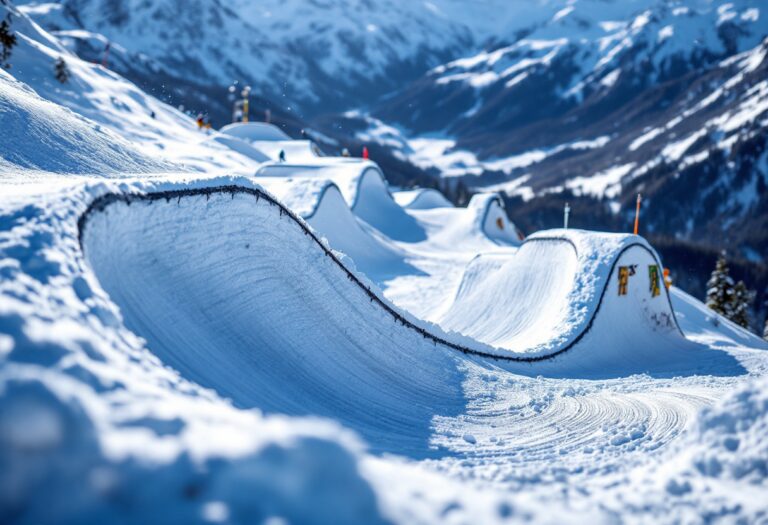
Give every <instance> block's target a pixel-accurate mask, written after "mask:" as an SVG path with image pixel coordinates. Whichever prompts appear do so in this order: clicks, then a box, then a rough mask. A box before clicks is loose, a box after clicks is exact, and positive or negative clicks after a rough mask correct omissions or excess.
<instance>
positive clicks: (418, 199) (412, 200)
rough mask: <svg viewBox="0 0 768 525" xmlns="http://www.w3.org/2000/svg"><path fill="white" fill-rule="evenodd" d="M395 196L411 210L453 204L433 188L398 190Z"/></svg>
mask: <svg viewBox="0 0 768 525" xmlns="http://www.w3.org/2000/svg"><path fill="white" fill-rule="evenodd" d="M394 197H395V201H397V203H398V204H399V205H400V206H402V207H403V208H407V209H409V210H430V209H432V208H447V207H452V206H453V204H451V202H450V201H449V200H448V199H446V198H445V196H444V195H443V194H442V193H440V192H439V191H437V190H433V189H431V188H424V189H417V190H408V191H398V192H396V193H395V194H394Z"/></svg>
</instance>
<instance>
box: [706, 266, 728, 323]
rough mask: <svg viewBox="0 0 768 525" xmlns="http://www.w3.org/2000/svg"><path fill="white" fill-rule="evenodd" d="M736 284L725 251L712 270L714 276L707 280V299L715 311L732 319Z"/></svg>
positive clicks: (709, 305)
mask: <svg viewBox="0 0 768 525" xmlns="http://www.w3.org/2000/svg"><path fill="white" fill-rule="evenodd" d="M733 293H734V286H733V279H731V276H730V275H729V270H728V261H726V259H725V252H722V253H721V254H720V257H718V258H717V264H716V265H715V269H714V271H713V272H712V276H711V277H710V278H709V281H707V300H706V304H707V306H708V307H709V308H711V309H712V310H714V311H715V312H717V313H719V314H721V315H723V316H724V317H726V318H728V319H731V317H732V315H733V312H732V306H733V301H732V297H733Z"/></svg>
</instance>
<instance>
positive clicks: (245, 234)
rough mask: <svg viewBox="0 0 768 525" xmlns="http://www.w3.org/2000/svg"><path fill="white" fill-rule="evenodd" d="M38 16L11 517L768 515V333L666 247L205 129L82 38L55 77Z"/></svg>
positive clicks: (7, 448)
mask: <svg viewBox="0 0 768 525" xmlns="http://www.w3.org/2000/svg"><path fill="white" fill-rule="evenodd" d="M19 20H23V17H21V18H19ZM25 23H27V22H25ZM28 24H29V25H28V26H24V31H25V33H24V34H25V35H26V37H25V39H23V41H22V43H21V44H20V48H19V53H20V55H21V56H23V57H24V62H23V63H22V65H20V67H18V68H14V74H17V75H18V77H15V78H14V77H11V76H10V75H8V74H6V73H2V74H0V125H2V126H3V129H6V125H11V126H12V129H13V130H14V131H13V134H12V136H11V138H10V140H9V141H5V140H4V141H2V142H0V184H2V190H3V191H2V192H0V522H2V523H25V524H27V523H28V524H33V523H57V524H60V523H65V524H66V523H99V524H101V523H176V522H180V523H249V524H250V523H268V524H276V523H334V524H345V523H349V524H352V523H407V524H410V523H496V522H498V523H510V522H512V523H519V522H536V523H617V522H625V523H660V522H661V523H698V522H703V523H711V522H725V523H761V522H765V521H766V519H768V509H767V505H766V497H765V496H766V493H768V466H767V464H766V458H767V457H768V440H766V437H765V436H766V432H767V431H768V395H766V392H768V379H767V377H768V376H767V374H766V368H767V363H768V361H767V358H768V354H766V352H765V350H766V349H767V348H768V347H767V346H766V344H765V343H764V342H762V341H760V340H759V339H758V338H756V337H755V336H752V335H750V334H748V333H747V332H745V331H743V330H741V329H740V328H738V327H736V326H734V325H732V324H731V323H729V322H728V321H725V320H723V319H721V318H719V317H718V316H716V315H715V314H712V313H711V312H709V311H708V310H707V309H706V308H705V307H704V306H703V305H702V304H701V303H700V302H699V301H697V300H696V299H694V298H692V297H690V296H688V295H686V294H685V293H684V292H682V291H680V290H677V289H675V288H673V289H672V290H671V291H670V292H667V291H666V290H665V288H664V287H663V285H662V286H661V287H660V289H659V293H658V295H656V294H654V293H653V292H652V280H651V273H650V271H651V270H650V268H651V267H652V266H659V267H660V266H661V264H662V261H660V260H659V258H658V255H657V254H656V253H655V251H654V250H653V248H652V247H651V246H649V245H648V244H647V243H646V241H645V240H643V239H642V238H640V237H636V236H631V235H623V234H603V233H595V232H583V231H572V230H568V231H563V230H552V231H545V232H538V233H536V234H534V235H531V236H530V237H528V238H527V239H525V240H524V241H523V239H522V238H521V237H522V236H521V234H520V232H519V231H518V230H517V228H516V227H515V225H514V224H512V223H510V222H509V220H508V219H507V215H506V213H505V210H504V209H503V204H502V201H501V199H499V198H498V196H496V195H493V194H480V195H476V196H475V197H474V198H473V199H472V201H471V202H470V203H469V205H468V206H467V207H466V208H455V207H453V206H451V205H450V204H449V203H448V202H447V201H445V199H444V198H443V197H442V196H441V195H438V194H436V193H435V192H433V191H430V190H408V191H406V192H393V191H391V190H390V188H388V186H387V184H386V182H385V179H384V177H383V174H382V173H381V170H380V169H379V168H378V166H377V165H376V164H375V163H374V162H370V161H364V160H362V159H336V158H333V157H322V156H318V155H316V152H314V150H313V149H312V147H311V144H308V143H302V142H300V141H296V142H297V143H296V144H292V143H291V142H292V141H290V140H288V138H286V137H284V136H282V134H281V133H280V132H278V131H275V130H274V129H270V128H267V127H265V126H261V125H258V126H234V127H231V128H228V129H226V130H224V131H225V133H219V132H214V133H211V134H210V135H208V134H205V133H199V132H197V131H195V127H194V122H193V121H192V119H191V118H189V117H187V116H186V115H183V114H182V113H180V112H178V111H176V110H174V109H172V108H169V107H167V106H165V105H163V104H162V103H160V102H159V101H157V100H155V99H153V98H152V97H149V96H148V95H146V94H144V93H142V92H141V91H140V90H139V89H138V88H137V87H136V86H133V85H132V84H130V83H128V82H126V81H125V80H123V79H121V78H119V77H118V76H116V75H114V74H113V73H111V72H108V71H106V70H103V68H100V67H99V66H94V65H91V64H85V63H82V62H79V61H78V60H77V59H76V58H75V57H71V56H69V55H67V59H68V61H70V63H71V69H72V73H73V80H72V83H71V84H70V85H68V86H64V87H56V89H52V88H51V85H50V83H49V82H48V80H46V79H48V76H47V75H48V73H46V72H47V71H48V70H49V68H50V65H51V63H52V61H53V60H54V58H55V57H56V56H57V54H58V53H62V52H64V51H62V50H61V49H58V48H54V47H51V46H55V45H56V43H55V41H53V40H50V39H49V35H48V36H46V34H45V33H44V32H42V30H40V29H39V28H37V27H36V26H34V25H31V23H28ZM50 38H52V37H50ZM41 94H45V96H46V97H48V98H43V97H42V96H41ZM62 106H66V108H69V109H66V108H65V107H62ZM150 109H151V110H152V111H153V112H154V118H153V117H152V116H150V114H149V111H148V110H150ZM129 115H130V116H131V118H128V117H129ZM264 144H272V145H273V146H274V145H275V144H278V145H279V144H283V145H281V146H280V149H283V150H284V151H285V152H286V157H287V158H286V162H279V161H278V160H277V159H275V157H274V151H273V150H270V149H269V148H268V147H266V146H264ZM289 146H290V147H289ZM292 148H293V149H292ZM277 151H278V152H279V150H277ZM293 153H296V156H295V158H292V155H293ZM624 272H627V275H628V280H627V283H626V284H627V286H626V294H619V276H620V274H623V273H624Z"/></svg>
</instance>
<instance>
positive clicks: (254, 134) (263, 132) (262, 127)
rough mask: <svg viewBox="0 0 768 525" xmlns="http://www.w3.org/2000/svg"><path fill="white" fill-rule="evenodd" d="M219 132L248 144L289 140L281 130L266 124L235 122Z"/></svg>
mask: <svg viewBox="0 0 768 525" xmlns="http://www.w3.org/2000/svg"><path fill="white" fill-rule="evenodd" d="M219 131H221V132H222V133H224V134H225V135H231V136H233V137H237V138H239V139H242V140H245V141H248V142H254V141H264V142H266V141H271V140H272V141H278V142H279V141H285V140H291V137H289V136H288V135H287V134H286V133H285V132H284V131H283V130H281V129H280V128H278V127H277V126H274V125H272V124H268V123H266V122H236V123H234V124H227V125H226V126H224V127H223V128H221V130H219Z"/></svg>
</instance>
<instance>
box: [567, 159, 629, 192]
mask: <svg viewBox="0 0 768 525" xmlns="http://www.w3.org/2000/svg"><path fill="white" fill-rule="evenodd" d="M634 167H635V163H634V162H631V163H629V164H623V165H620V166H614V167H612V168H609V169H607V170H605V171H601V172H599V173H595V174H594V175H592V176H591V177H575V178H573V179H571V180H569V181H568V182H567V187H568V188H570V189H572V190H574V193H575V194H576V195H583V194H586V195H594V196H595V197H608V198H609V199H610V198H614V197H616V196H617V195H619V194H620V193H621V179H623V178H624V177H625V176H627V175H628V174H629V173H630V172H631V171H632V169H633V168H634Z"/></svg>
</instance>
